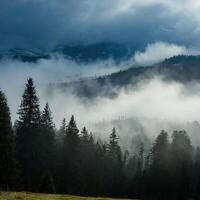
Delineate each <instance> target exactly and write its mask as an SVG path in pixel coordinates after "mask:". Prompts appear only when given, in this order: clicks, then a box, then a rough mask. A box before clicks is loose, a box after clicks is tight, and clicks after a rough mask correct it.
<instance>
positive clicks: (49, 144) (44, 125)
mask: <svg viewBox="0 0 200 200" xmlns="http://www.w3.org/2000/svg"><path fill="white" fill-rule="evenodd" d="M40 143H41V158H42V160H41V161H42V165H43V168H44V172H43V173H44V174H46V173H47V171H48V174H51V176H52V179H53V173H54V172H53V171H54V170H53V169H54V164H53V163H54V160H55V157H54V153H55V126H54V123H53V119H52V116H51V110H50V108H49V104H48V103H46V105H45V107H44V110H43V112H42V115H41V141H40Z"/></svg>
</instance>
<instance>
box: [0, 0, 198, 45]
mask: <svg viewBox="0 0 200 200" xmlns="http://www.w3.org/2000/svg"><path fill="white" fill-rule="evenodd" d="M199 8H200V5H199V3H198V1H197V0H191V1H189V3H188V2H187V1H185V0H182V1H180V0H175V1H171V0H169V1H167V2H166V1H165V2H163V1H161V0H144V1H142V2H139V1H136V0H123V1H122V0H101V1H98V0H76V1H75V0H13V1H9V0H1V1H0V47H1V48H9V47H16V46H17V47H32V48H37V47H42V48H47V47H52V46H54V45H56V44H62V43H77V42H83V43H90V42H99V41H102V40H111V41H114V42H122V43H129V44H134V45H135V46H136V47H138V48H141V47H144V46H145V45H146V44H148V43H153V42H156V41H165V42H172V43H177V44H180V45H185V46H194V45H198V44H199V42H200V40H199V32H200V30H199V29H198V27H199V26H198V25H199V21H200V18H199V14H198V13H199V12H198V10H199Z"/></svg>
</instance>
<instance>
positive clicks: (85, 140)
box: [81, 127, 89, 144]
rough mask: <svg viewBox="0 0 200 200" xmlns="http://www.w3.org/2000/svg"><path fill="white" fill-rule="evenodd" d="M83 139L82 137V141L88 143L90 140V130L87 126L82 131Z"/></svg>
mask: <svg viewBox="0 0 200 200" xmlns="http://www.w3.org/2000/svg"><path fill="white" fill-rule="evenodd" d="M81 139H82V142H83V143H85V144H87V143H88V142H89V135H88V131H87V129H86V128H85V127H83V129H82V131H81Z"/></svg>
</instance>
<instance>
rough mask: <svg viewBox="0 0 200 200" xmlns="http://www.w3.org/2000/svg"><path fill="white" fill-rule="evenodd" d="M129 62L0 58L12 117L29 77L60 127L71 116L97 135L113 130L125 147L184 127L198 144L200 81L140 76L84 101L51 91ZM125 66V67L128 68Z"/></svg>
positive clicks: (2, 82) (0, 72) (1, 79)
mask: <svg viewBox="0 0 200 200" xmlns="http://www.w3.org/2000/svg"><path fill="white" fill-rule="evenodd" d="M124 66H125V64H124V63H122V64H120V65H119V64H116V63H115V62H114V61H112V60H108V61H99V62H96V63H90V64H80V63H79V64H78V63H76V62H74V61H71V60H66V59H63V58H52V59H51V60H41V61H40V62H38V63H32V64H30V63H22V62H19V61H18V62H17V61H5V60H4V61H1V63H0V88H1V89H2V90H3V91H4V92H5V94H6V96H7V98H8V103H9V106H10V109H11V114H12V120H13V122H14V120H15V119H17V114H16V113H17V109H18V105H19V104H20V101H21V95H22V93H23V90H24V85H25V83H26V79H27V78H28V77H32V78H33V79H34V81H35V85H36V89H37V94H38V96H39V98H40V104H41V109H42V107H43V106H44V104H45V103H46V102H48V103H49V105H50V107H51V110H52V114H53V117H54V122H55V124H56V127H57V128H59V126H60V124H61V121H62V119H63V118H64V117H65V118H66V119H67V120H69V118H70V116H71V115H72V114H73V115H75V118H76V120H77V124H78V127H79V128H80V129H81V128H82V127H83V126H87V127H88V129H89V130H91V131H93V132H94V133H96V137H108V135H109V134H110V131H111V128H112V127H113V126H115V127H116V129H117V133H118V134H119V136H120V138H122V140H123V144H124V145H125V146H127V145H131V142H130V139H129V138H130V136H132V135H140V137H143V139H144V136H145V135H148V136H150V137H149V138H154V137H155V136H156V135H157V134H158V133H159V132H160V131H161V130H162V129H165V130H167V131H169V132H172V131H173V130H175V129H185V130H187V131H188V134H190V135H192V136H194V137H193V141H194V144H199V143H200V137H199V136H198V132H200V125H199V124H198V122H197V121H200V83H197V82H191V83H189V84H187V85H183V84H181V83H178V82H170V83H169V82H168V83H167V82H164V81H163V80H162V77H152V79H151V80H140V81H139V83H138V84H137V86H131V85H130V86H129V87H128V88H114V87H112V86H111V85H110V84H108V86H106V87H109V89H110V90H115V91H117V94H118V95H117V96H116V97H114V98H108V97H103V96H100V97H97V98H93V99H92V100H90V99H87V100H85V99H84V100H83V99H81V98H79V97H78V96H76V95H75V93H73V92H72V91H71V90H69V91H66V92H61V91H60V90H56V89H54V90H53V91H52V92H51V95H47V94H48V92H47V90H48V89H47V88H49V87H48V85H49V84H50V83H60V82H68V81H72V80H77V79H79V78H81V77H92V76H99V75H105V74H109V73H112V72H116V71H118V70H119V69H122V68H123V67H124ZM126 67H127V66H126Z"/></svg>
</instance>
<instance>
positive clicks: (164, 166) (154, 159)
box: [146, 130, 170, 199]
mask: <svg viewBox="0 0 200 200" xmlns="http://www.w3.org/2000/svg"><path fill="white" fill-rule="evenodd" d="M168 155H169V141H168V133H167V132H165V131H164V130H162V131H161V133H160V134H159V135H158V136H157V138H156V140H155V143H154V145H153V147H152V150H151V154H150V157H149V160H148V162H149V165H150V166H149V172H148V171H147V173H148V179H147V180H146V182H148V185H147V187H146V193H147V195H149V196H148V197H151V198H154V199H169V196H168V195H169V193H168V188H169V186H168V188H167V185H168V182H169V178H170V174H169V163H168V161H169V159H168ZM163 174H165V176H163Z"/></svg>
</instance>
